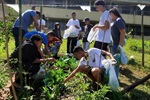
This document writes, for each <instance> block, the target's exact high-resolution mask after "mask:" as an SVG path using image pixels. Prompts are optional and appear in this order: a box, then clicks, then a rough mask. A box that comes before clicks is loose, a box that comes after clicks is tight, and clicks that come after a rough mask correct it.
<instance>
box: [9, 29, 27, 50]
mask: <svg viewBox="0 0 150 100" xmlns="http://www.w3.org/2000/svg"><path fill="white" fill-rule="evenodd" d="M27 32H28V31H25V30H22V38H23V36H24V35H25V34H26V33H27ZM12 33H13V36H14V39H15V46H16V48H17V47H18V46H19V27H14V28H13V29H12Z"/></svg>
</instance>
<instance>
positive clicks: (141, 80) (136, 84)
mask: <svg viewBox="0 0 150 100" xmlns="http://www.w3.org/2000/svg"><path fill="white" fill-rule="evenodd" d="M148 79H150V74H148V75H147V76H145V77H144V78H142V79H140V80H138V81H136V82H135V83H133V84H132V85H130V86H128V87H125V88H124V89H123V90H122V91H121V93H122V95H124V94H125V93H127V92H129V91H130V90H132V89H134V88H135V87H136V86H138V85H140V84H142V83H144V82H146V81H147V80H148Z"/></svg>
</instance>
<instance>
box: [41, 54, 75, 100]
mask: <svg viewBox="0 0 150 100" xmlns="http://www.w3.org/2000/svg"><path fill="white" fill-rule="evenodd" d="M75 65H76V63H75V58H67V57H66V56H64V57H61V58H60V59H59V60H57V61H56V63H55V64H54V65H53V66H55V68H56V69H55V70H54V69H53V70H47V73H46V75H45V79H44V83H45V86H44V87H43V90H44V91H43V93H42V95H43V98H46V99H49V100H57V99H60V98H61V96H62V95H63V94H64V93H65V90H66V87H65V85H64V84H63V80H64V78H65V77H66V75H67V72H66V71H68V70H69V69H73V68H72V66H73V67H74V66H75ZM68 66H69V67H68Z"/></svg>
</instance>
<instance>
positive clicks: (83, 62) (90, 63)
mask: <svg viewBox="0 0 150 100" xmlns="http://www.w3.org/2000/svg"><path fill="white" fill-rule="evenodd" d="M73 54H74V56H75V57H76V58H77V59H80V63H79V65H78V67H77V68H76V69H75V70H74V71H73V72H72V73H71V74H70V75H69V76H68V77H67V78H66V79H65V80H64V83H65V82H67V81H68V80H69V79H71V78H72V77H73V76H74V75H75V74H76V73H77V72H81V73H84V74H86V75H87V76H88V77H89V78H90V79H91V80H92V81H93V82H98V83H102V80H103V77H102V76H103V74H104V71H105V68H104V66H103V65H102V60H104V59H105V58H104V57H103V56H102V54H106V55H108V56H109V57H110V58H111V59H114V58H113V56H112V55H111V53H109V52H106V51H104V50H100V49H97V48H91V49H89V50H87V51H84V50H83V48H82V47H80V46H77V47H75V48H74V50H73Z"/></svg>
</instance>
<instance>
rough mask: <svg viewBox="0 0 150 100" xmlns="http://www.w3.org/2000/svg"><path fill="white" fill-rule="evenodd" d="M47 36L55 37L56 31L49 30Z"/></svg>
mask: <svg viewBox="0 0 150 100" xmlns="http://www.w3.org/2000/svg"><path fill="white" fill-rule="evenodd" d="M47 36H53V37H55V33H54V32H53V31H49V32H48V33H47Z"/></svg>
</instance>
